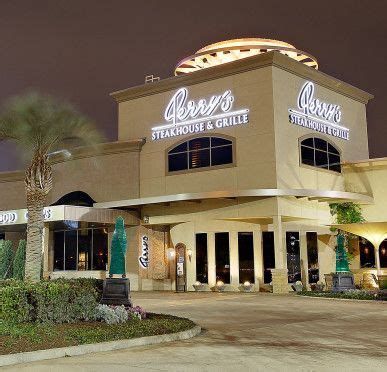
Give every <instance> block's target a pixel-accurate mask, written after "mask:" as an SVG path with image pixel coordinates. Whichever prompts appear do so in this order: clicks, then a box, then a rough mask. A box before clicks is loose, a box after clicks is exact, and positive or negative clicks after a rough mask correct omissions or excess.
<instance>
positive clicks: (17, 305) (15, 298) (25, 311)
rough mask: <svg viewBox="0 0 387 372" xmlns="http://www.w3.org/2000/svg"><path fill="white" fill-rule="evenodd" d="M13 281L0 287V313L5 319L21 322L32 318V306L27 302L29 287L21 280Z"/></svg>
mask: <svg viewBox="0 0 387 372" xmlns="http://www.w3.org/2000/svg"><path fill="white" fill-rule="evenodd" d="M7 282H8V284H9V283H11V282H13V284H14V285H7V286H4V287H2V288H1V289H0V315H1V317H2V318H3V319H5V320H7V321H12V322H17V323H23V322H29V321H31V320H32V310H33V307H32V305H31V303H30V302H29V299H30V296H29V291H30V288H29V286H28V285H27V284H25V283H23V282H18V283H16V282H15V281H7Z"/></svg>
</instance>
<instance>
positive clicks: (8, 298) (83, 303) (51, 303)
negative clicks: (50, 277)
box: [0, 280, 97, 323]
mask: <svg viewBox="0 0 387 372" xmlns="http://www.w3.org/2000/svg"><path fill="white" fill-rule="evenodd" d="M7 282H8V281H7ZM10 282H11V283H12V284H11V285H4V286H2V287H0V299H1V300H0V314H1V317H3V318H4V319H6V320H8V321H14V322H26V321H37V322H51V323H74V322H78V321H88V320H94V319H95V316H96V306H97V293H96V291H95V290H94V289H93V288H91V287H89V286H82V285H81V284H79V283H77V281H76V280H72V281H67V282H66V281H65V280H58V281H56V280H55V281H42V282H39V283H24V282H22V281H10ZM8 284H9V283H8Z"/></svg>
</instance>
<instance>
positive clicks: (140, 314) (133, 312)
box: [128, 306, 146, 320]
mask: <svg viewBox="0 0 387 372" xmlns="http://www.w3.org/2000/svg"><path fill="white" fill-rule="evenodd" d="M128 313H129V317H131V318H136V319H140V320H141V319H145V318H146V311H145V310H144V309H143V308H142V307H140V306H135V307H130V308H128Z"/></svg>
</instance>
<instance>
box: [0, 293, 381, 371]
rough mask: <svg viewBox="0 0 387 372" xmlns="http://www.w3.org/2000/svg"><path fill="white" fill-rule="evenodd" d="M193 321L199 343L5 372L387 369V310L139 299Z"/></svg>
mask: <svg viewBox="0 0 387 372" xmlns="http://www.w3.org/2000/svg"><path fill="white" fill-rule="evenodd" d="M133 300H134V303H135V304H136V305H141V306H143V307H145V308H146V309H147V310H148V311H154V312H162V313H170V314H175V315H180V316H185V317H188V318H190V319H193V320H194V321H196V322H197V323H198V324H199V325H200V326H202V327H203V328H205V329H206V331H205V332H204V333H203V334H202V335H201V336H198V337H196V338H194V339H190V340H186V341H181V342H172V343H168V344H163V345H155V346H146V347H138V348H135V349H131V350H120V351H113V352H105V353H97V354H90V355H85V356H79V357H72V358H60V359H55V360H50V361H46V362H36V363H31V364H25V365H18V366H15V367H5V368H4V369H3V370H4V371H12V370H15V371H16V369H17V370H18V371H72V372H75V371H104V372H105V371H144V370H157V371H199V370H200V371H236V370H238V371H263V370H267V369H269V370H276V371H284V370H294V371H295V370H298V371H299V370H305V371H306V370H308V371H309V370H310V371H312V370H313V371H327V370H337V371H377V370H380V371H382V370H384V371H385V370H386V367H387V306H386V305H387V304H386V303H377V302H375V303H369V302H367V303H362V302H346V301H335V300H329V301H328V300H323V299H312V298H306V297H299V296H294V295H288V296H276V295H271V294H239V293H183V294H175V293H165V292H158V293H156V292H149V293H144V292H142V293H134V294H133Z"/></svg>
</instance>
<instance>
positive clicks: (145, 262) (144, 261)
mask: <svg viewBox="0 0 387 372" xmlns="http://www.w3.org/2000/svg"><path fill="white" fill-rule="evenodd" d="M138 262H139V263H140V265H141V267H142V268H143V269H147V268H148V266H149V238H148V237H147V236H146V235H143V236H142V237H141V256H140V257H139V258H138Z"/></svg>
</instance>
